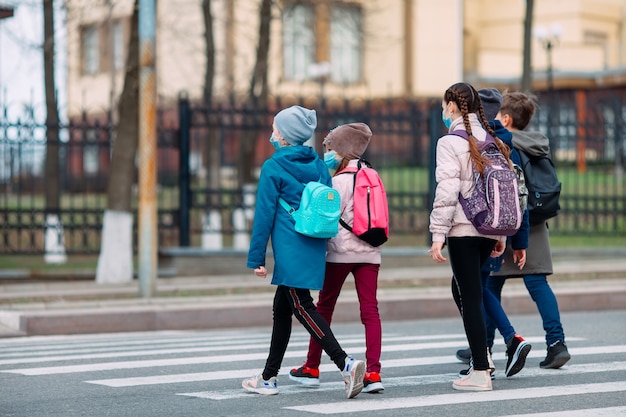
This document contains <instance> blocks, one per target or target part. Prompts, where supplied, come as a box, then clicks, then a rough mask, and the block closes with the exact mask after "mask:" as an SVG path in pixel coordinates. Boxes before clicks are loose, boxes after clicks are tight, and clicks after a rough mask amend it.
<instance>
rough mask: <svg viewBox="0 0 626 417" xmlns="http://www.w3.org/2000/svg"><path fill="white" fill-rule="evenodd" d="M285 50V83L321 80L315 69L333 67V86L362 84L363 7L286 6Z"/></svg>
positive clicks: (319, 3) (308, 4)
mask: <svg viewBox="0 0 626 417" xmlns="http://www.w3.org/2000/svg"><path fill="white" fill-rule="evenodd" d="M283 48H284V49H283V58H284V62H283V76H284V78H285V80H290V81H303V80H314V79H316V78H318V77H320V74H318V73H316V71H315V70H316V65H317V66H319V65H321V64H323V63H330V79H331V80H332V81H333V82H334V83H337V84H353V83H358V82H360V81H361V79H362V67H363V63H362V60H363V56H362V55H363V53H362V50H363V34H362V10H361V7H360V6H358V5H353V4H352V5H346V4H337V5H333V3H327V2H312V1H310V2H302V1H301V2H298V3H292V4H289V5H287V6H286V8H285V12H284V14H283ZM317 72H319V71H317Z"/></svg>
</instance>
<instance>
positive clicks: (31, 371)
mask: <svg viewBox="0 0 626 417" xmlns="http://www.w3.org/2000/svg"><path fill="white" fill-rule="evenodd" d="M308 344H309V343H308V341H307V342H302V343H301V346H308ZM459 346H463V341H458V342H436V343H409V344H398V345H394V344H386V345H385V348H384V349H383V351H385V352H405V351H413V350H426V349H433V348H442V347H443V348H455V347H459ZM248 348H249V346H248ZM231 350H232V349H231ZM183 351H184V350H182V349H181V350H173V351H172V352H168V353H181V352H183ZM363 352H365V347H364V346H363V344H362V343H361V344H360V346H358V347H353V348H351V349H350V353H351V354H356V353H363ZM306 353H307V351H306V350H298V351H291V352H287V353H286V354H285V358H295V357H304V356H305V355H306ZM93 356H103V357H119V356H123V355H121V354H114V355H111V354H107V355H104V354H103V355H76V356H75V357H73V358H72V359H90V358H93ZM131 356H144V355H140V354H139V352H133V355H131ZM266 357H267V346H266V345H263V351H262V352H258V353H243V354H234V355H216V356H209V357H190V358H176V359H160V360H159V359H156V360H145V361H125V362H103V363H94V364H85V365H67V366H50V367H42V368H22V369H6V370H2V372H10V373H17V374H23V375H51V374H64V373H73V372H90V371H109V370H114V369H132V368H149V367H157V366H173V365H176V366H179V365H195V364H200V363H224V362H240V361H246V360H249V361H252V360H263V359H265V358H266ZM36 359H39V358H33V361H36ZM69 359H70V358H69V357H67V356H61V357H58V358H57V359H56V360H69ZM25 360H28V359H25Z"/></svg>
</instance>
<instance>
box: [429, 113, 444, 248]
mask: <svg viewBox="0 0 626 417" xmlns="http://www.w3.org/2000/svg"><path fill="white" fill-rule="evenodd" d="M427 123H428V137H429V138H430V143H429V145H430V146H429V147H428V205H427V206H426V210H427V213H430V211H431V210H432V207H433V202H434V201H435V189H436V188H437V181H436V179H435V168H436V167H437V140H438V139H439V136H440V134H441V106H439V105H438V104H437V103H435V104H431V105H430V108H429V109H428V121H427ZM427 237H428V241H427V242H426V245H427V246H430V243H431V241H432V235H431V234H430V232H429V233H428V234H427Z"/></svg>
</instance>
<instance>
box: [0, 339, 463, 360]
mask: <svg viewBox="0 0 626 417" xmlns="http://www.w3.org/2000/svg"><path fill="white" fill-rule="evenodd" d="M385 340H386V342H395V341H410V340H415V339H414V338H411V337H397V338H395V337H389V338H386V339H385ZM463 343H464V341H463V340H459V341H456V342H432V343H421V344H420V345H419V346H420V347H416V348H415V349H431V348H432V347H435V346H442V347H459V346H462V344H463ZM353 344H359V345H363V344H364V340H363V338H362V337H354V338H346V339H343V340H342V345H345V346H348V345H353ZM308 345H309V341H308V339H307V340H302V341H292V342H291V343H290V344H289V346H290V347H302V346H308ZM185 346H189V345H186V344H185V343H179V344H177V345H175V346H173V347H170V348H169V349H152V350H149V349H145V348H144V349H142V350H132V349H131V350H128V348H127V349H126V350H124V351H120V350H117V349H120V348H117V349H109V350H106V349H105V350H106V351H105V352H102V353H98V352H95V351H91V352H88V353H83V354H75V355H70V354H68V353H69V352H65V354H62V353H64V352H58V351H55V352H54V355H51V356H35V357H33V355H32V354H30V353H29V354H28V356H27V357H24V358H16V359H0V366H3V365H17V364H26V363H41V362H55V361H70V360H79V359H80V360H84V359H105V358H119V357H132V356H141V357H146V356H150V355H169V354H184V353H199V352H216V351H222V350H228V351H233V350H240V349H241V350H250V349H251V348H255V349H263V350H266V349H267V338H264V339H263V340H255V341H248V342H247V343H245V344H241V345H240V344H234V345H229V344H227V343H223V342H221V343H210V345H209V346H203V347H185ZM191 346H193V345H191ZM413 346H415V345H413ZM142 347H145V346H142ZM409 349H411V350H412V348H409ZM74 351H75V350H74ZM40 355H41V354H40ZM0 357H2V356H0Z"/></svg>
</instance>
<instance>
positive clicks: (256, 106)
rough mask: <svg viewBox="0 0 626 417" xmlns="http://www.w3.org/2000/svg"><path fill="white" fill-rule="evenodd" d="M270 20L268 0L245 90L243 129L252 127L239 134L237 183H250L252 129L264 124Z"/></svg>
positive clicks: (266, 0) (261, 18) (261, 16)
mask: <svg viewBox="0 0 626 417" xmlns="http://www.w3.org/2000/svg"><path fill="white" fill-rule="evenodd" d="M271 19H272V0H263V1H262V2H261V8H260V9H259V43H258V46H257V50H256V61H255V64H254V68H253V70H252V77H251V79H250V87H249V90H248V100H247V107H248V110H249V114H250V116H249V120H248V121H247V123H246V126H252V127H253V128H252V129H250V130H247V131H245V132H244V134H243V135H242V138H241V139H242V142H241V146H240V147H239V164H238V167H237V168H238V170H237V172H238V176H239V178H238V179H239V184H241V185H243V184H249V183H251V182H253V180H254V179H253V177H252V167H253V158H254V145H255V140H256V137H257V131H256V129H254V127H255V126H260V125H262V124H263V123H265V120H264V118H263V117H259V116H258V115H259V114H261V115H262V114H263V113H264V110H266V109H267V97H268V84H267V68H268V60H269V49H270V23H271Z"/></svg>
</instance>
